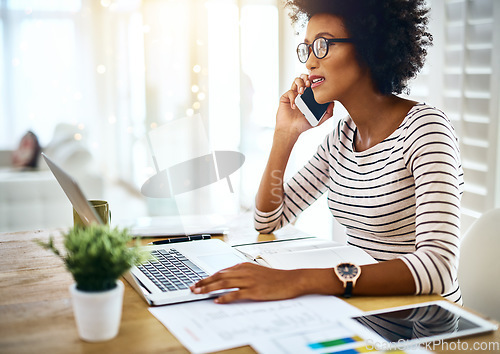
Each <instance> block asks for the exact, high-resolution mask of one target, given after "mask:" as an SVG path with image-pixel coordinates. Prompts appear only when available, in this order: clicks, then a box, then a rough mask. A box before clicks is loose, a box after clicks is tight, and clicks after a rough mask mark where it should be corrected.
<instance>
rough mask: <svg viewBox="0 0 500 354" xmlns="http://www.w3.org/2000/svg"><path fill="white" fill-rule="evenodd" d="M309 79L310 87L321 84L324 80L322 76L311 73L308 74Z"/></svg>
mask: <svg viewBox="0 0 500 354" xmlns="http://www.w3.org/2000/svg"><path fill="white" fill-rule="evenodd" d="M309 81H311V88H315V87H318V86H319V85H321V84H322V83H323V82H324V81H325V78H324V77H323V76H316V75H312V76H309Z"/></svg>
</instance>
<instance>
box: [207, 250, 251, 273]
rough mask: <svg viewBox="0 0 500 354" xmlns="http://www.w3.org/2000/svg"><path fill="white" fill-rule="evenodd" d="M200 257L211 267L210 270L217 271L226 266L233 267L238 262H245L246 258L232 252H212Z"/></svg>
mask: <svg viewBox="0 0 500 354" xmlns="http://www.w3.org/2000/svg"><path fill="white" fill-rule="evenodd" d="M198 259H199V260H200V261H202V262H203V263H204V264H206V265H207V266H208V267H210V270H212V271H213V272H217V271H219V270H221V269H224V268H229V267H232V266H234V265H236V264H238V263H243V262H245V260H244V259H242V258H240V257H238V256H237V255H235V254H232V253H221V254H212V255H207V256H198Z"/></svg>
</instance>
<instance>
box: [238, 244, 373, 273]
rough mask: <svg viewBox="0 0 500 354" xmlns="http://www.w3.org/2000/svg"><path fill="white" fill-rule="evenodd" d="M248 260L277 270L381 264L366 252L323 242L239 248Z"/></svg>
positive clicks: (353, 247) (352, 247)
mask: <svg viewBox="0 0 500 354" xmlns="http://www.w3.org/2000/svg"><path fill="white" fill-rule="evenodd" d="M235 248H236V249H237V250H238V251H240V252H242V253H243V254H244V255H246V256H247V257H248V258H250V259H252V260H255V261H257V262H258V263H260V264H263V265H266V266H269V267H272V268H277V269H297V268H331V267H335V266H336V265H337V264H339V263H342V262H352V263H355V264H358V265H364V264H372V263H377V261H376V260H375V259H374V258H373V257H372V256H370V255H369V254H368V253H366V252H365V251H363V250H362V249H360V248H358V247H355V246H346V245H343V244H341V243H339V242H335V241H328V240H323V239H320V238H303V239H297V240H287V241H280V242H277V241H274V242H267V243H255V244H251V245H243V246H235Z"/></svg>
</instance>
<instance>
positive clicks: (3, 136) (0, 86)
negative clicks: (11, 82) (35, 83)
mask: <svg viewBox="0 0 500 354" xmlns="http://www.w3.org/2000/svg"><path fill="white" fill-rule="evenodd" d="M4 45H5V44H4V40H3V21H2V19H1V18H0V48H2V50H0V70H1V72H2V73H4V72H5V69H4V68H5V63H4V53H5V49H4ZM0 78H1V79H0V123H3V124H2V125H0V128H1V129H0V141H7V137H8V134H9V131H10V129H8V128H7V124H5V122H6V118H5V117H6V111H5V89H4V87H5V74H3V75H0ZM4 124H5V125H4ZM1 145H2V144H1V143H0V149H1V148H2V146H1Z"/></svg>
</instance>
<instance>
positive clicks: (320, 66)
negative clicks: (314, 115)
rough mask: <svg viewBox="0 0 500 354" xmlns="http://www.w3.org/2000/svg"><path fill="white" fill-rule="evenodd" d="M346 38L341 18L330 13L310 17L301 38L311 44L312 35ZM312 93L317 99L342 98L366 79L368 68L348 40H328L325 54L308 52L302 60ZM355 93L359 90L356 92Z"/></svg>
mask: <svg viewBox="0 0 500 354" xmlns="http://www.w3.org/2000/svg"><path fill="white" fill-rule="evenodd" d="M318 37H324V38H327V39H333V38H349V34H348V33H347V30H346V29H345V27H344V24H343V21H342V20H341V19H340V18H339V17H336V16H333V15H330V14H318V15H314V16H313V17H311V19H310V20H309V23H308V25H307V30H306V37H305V39H304V42H305V43H307V44H311V43H312V42H313V41H314V40H315V39H316V38H318ZM306 67H307V69H308V70H309V80H310V81H311V87H312V88H313V92H314V97H315V99H316V101H318V102H319V103H326V102H332V101H334V100H338V101H341V102H342V101H343V99H346V98H348V97H349V96H350V95H355V94H356V91H357V90H356V87H358V85H360V83H361V82H365V80H366V79H369V74H368V70H367V69H366V68H363V67H361V66H360V65H359V63H358V61H357V59H356V53H355V50H354V46H353V44H351V43H334V44H330V45H329V48H328V54H327V55H326V56H325V57H324V58H323V59H318V58H316V56H315V55H314V54H313V53H312V51H311V53H310V55H309V58H308V59H307V62H306ZM358 94H359V92H358Z"/></svg>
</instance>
